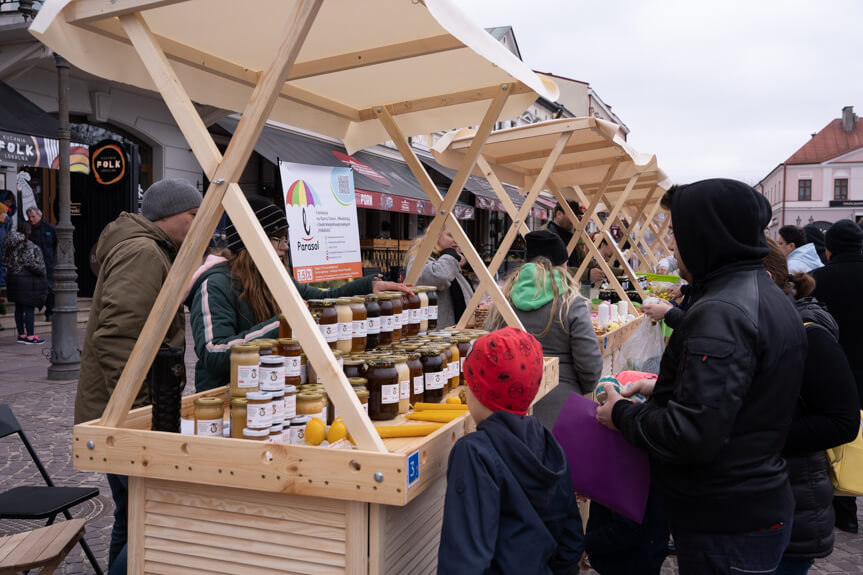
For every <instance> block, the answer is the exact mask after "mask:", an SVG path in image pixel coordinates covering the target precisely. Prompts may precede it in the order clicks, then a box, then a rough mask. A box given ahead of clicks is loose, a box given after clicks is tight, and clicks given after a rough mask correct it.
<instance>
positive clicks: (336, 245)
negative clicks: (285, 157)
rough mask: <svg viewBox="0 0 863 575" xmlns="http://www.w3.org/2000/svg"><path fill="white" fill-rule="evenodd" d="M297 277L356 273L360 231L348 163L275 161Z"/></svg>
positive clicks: (353, 275)
mask: <svg viewBox="0 0 863 575" xmlns="http://www.w3.org/2000/svg"><path fill="white" fill-rule="evenodd" d="M279 169H280V171H281V175H282V187H283V188H284V190H285V214H286V216H287V219H288V224H289V225H290V229H289V231H288V237H289V239H290V244H291V260H292V263H293V267H294V277H295V278H296V280H297V281H298V282H301V283H310V282H321V281H329V280H336V279H348V278H356V277H360V276H361V275H362V273H363V268H362V259H361V258H360V236H359V231H358V229H357V205H356V197H355V195H354V176H353V171H352V170H351V169H350V168H332V167H328V166H308V165H304V164H292V163H289V162H279Z"/></svg>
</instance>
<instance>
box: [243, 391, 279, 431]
mask: <svg viewBox="0 0 863 575" xmlns="http://www.w3.org/2000/svg"><path fill="white" fill-rule="evenodd" d="M272 422H273V396H272V395H270V394H269V393H267V392H265V391H250V392H249V393H247V394H246V427H248V428H249V429H269V428H270V427H271V426H272V425H273V423H272Z"/></svg>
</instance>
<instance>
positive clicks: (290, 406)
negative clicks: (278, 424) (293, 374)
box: [285, 393, 297, 419]
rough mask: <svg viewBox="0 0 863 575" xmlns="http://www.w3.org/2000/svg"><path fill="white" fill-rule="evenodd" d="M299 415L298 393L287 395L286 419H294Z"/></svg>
mask: <svg viewBox="0 0 863 575" xmlns="http://www.w3.org/2000/svg"><path fill="white" fill-rule="evenodd" d="M296 416H297V395H296V394H295V393H292V394H291V395H285V419H293V418H295V417H296Z"/></svg>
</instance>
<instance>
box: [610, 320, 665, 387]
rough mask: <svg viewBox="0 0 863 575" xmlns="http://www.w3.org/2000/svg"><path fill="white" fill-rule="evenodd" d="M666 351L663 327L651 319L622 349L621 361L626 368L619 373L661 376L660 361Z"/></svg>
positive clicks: (643, 324) (645, 322)
mask: <svg viewBox="0 0 863 575" xmlns="http://www.w3.org/2000/svg"><path fill="white" fill-rule="evenodd" d="M664 351H665V339H664V338H663V337H662V326H661V325H660V324H659V323H654V322H652V321H650V320H649V319H645V320H644V321H642V323H641V325H640V326H639V327H638V328H636V330H635V332H633V334H632V335H631V336H629V339H627V340H626V341H625V342H624V343H623V345H622V346H621V347H620V356H619V358H620V361H622V362H623V365H624V368H623V369H621V370H618V371H623V370H631V371H645V372H647V373H654V374H657V375H658V374H659V360H660V359H661V358H662V352H664Z"/></svg>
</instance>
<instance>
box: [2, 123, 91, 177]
mask: <svg viewBox="0 0 863 575" xmlns="http://www.w3.org/2000/svg"><path fill="white" fill-rule="evenodd" d="M89 155H90V152H89V150H88V149H87V146H85V145H83V144H77V143H75V142H72V144H71V146H70V155H69V165H70V170H71V171H73V172H78V173H81V174H87V173H89V172H90V162H89ZM0 161H4V162H11V163H14V164H18V165H19V166H33V167H34V168H50V169H52V170H56V169H58V168H59V165H60V143H59V142H58V141H57V140H55V139H53V138H43V137H40V136H24V135H21V134H13V133H11V132H3V131H0Z"/></svg>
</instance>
